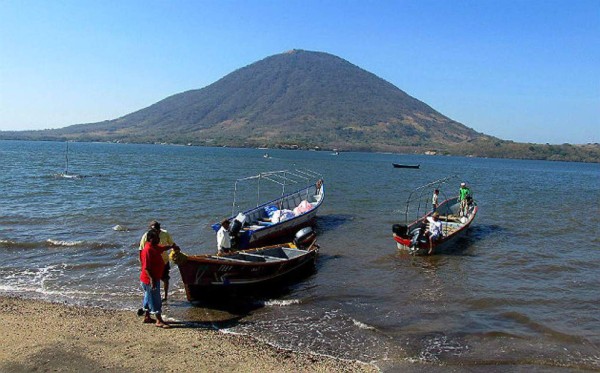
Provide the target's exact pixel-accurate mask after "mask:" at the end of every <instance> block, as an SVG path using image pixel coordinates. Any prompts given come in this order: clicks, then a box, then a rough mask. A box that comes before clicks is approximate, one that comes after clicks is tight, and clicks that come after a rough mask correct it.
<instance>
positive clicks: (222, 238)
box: [217, 219, 231, 255]
mask: <svg viewBox="0 0 600 373" xmlns="http://www.w3.org/2000/svg"><path fill="white" fill-rule="evenodd" d="M230 251H231V238H230V237H229V220H227V219H224V220H223V221H222V222H221V228H219V231H218V232H217V254H218V255H222V254H226V253H229V252H230Z"/></svg>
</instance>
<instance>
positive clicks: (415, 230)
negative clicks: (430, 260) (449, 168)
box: [392, 176, 478, 255]
mask: <svg viewBox="0 0 600 373" xmlns="http://www.w3.org/2000/svg"><path fill="white" fill-rule="evenodd" d="M455 178H456V177H455V176H450V177H447V178H444V179H440V180H436V181H434V182H431V183H428V184H426V185H423V186H421V187H419V188H416V189H415V190H414V191H412V192H411V193H410V195H409V198H408V200H407V202H406V215H405V224H394V225H393V227H392V232H393V233H392V237H393V238H394V241H396V244H397V247H398V249H400V250H405V251H407V252H408V253H410V254H412V255H428V253H429V248H430V247H429V240H428V238H427V237H424V232H425V231H426V230H427V228H428V224H429V222H428V218H429V217H431V215H432V214H433V211H432V210H431V209H430V206H431V203H430V202H431V200H430V198H431V195H432V192H433V190H435V189H437V190H439V191H440V192H441V193H443V192H442V188H441V186H442V185H444V184H447V183H448V181H449V180H453V179H455ZM420 211H423V213H420ZM477 211H478V207H477V203H476V202H475V201H474V200H473V199H472V198H471V199H470V202H469V203H468V205H467V211H466V212H464V213H463V214H462V215H461V213H460V202H459V201H458V197H452V198H447V199H445V200H444V201H443V202H442V203H440V204H439V205H438V207H437V209H436V212H437V213H438V214H439V221H441V223H442V233H443V235H442V237H441V238H440V239H438V240H435V241H433V243H432V249H433V251H432V254H435V253H439V252H440V251H441V250H445V249H448V248H449V247H450V246H451V244H452V242H454V241H455V240H456V239H457V238H458V237H460V236H462V235H463V234H464V233H465V232H466V231H467V229H468V228H469V226H470V225H471V223H472V222H473V220H474V219H475V216H476V215H477ZM409 212H416V215H417V219H416V220H415V221H413V222H412V223H408V221H409V218H408V214H409Z"/></svg>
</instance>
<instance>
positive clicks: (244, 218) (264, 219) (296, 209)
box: [212, 169, 325, 250]
mask: <svg viewBox="0 0 600 373" xmlns="http://www.w3.org/2000/svg"><path fill="white" fill-rule="evenodd" d="M247 182H256V184H257V189H258V190H257V196H258V197H257V202H256V207H253V208H251V209H248V210H245V211H243V212H236V210H237V209H238V188H239V186H240V183H247ZM264 182H268V183H270V184H274V185H276V186H278V187H280V188H281V196H280V197H278V198H275V199H272V200H269V201H268V202H262V203H261V202H260V201H261V185H262V186H263V190H264V189H267V188H264V186H265V185H264V184H265V183H264ZM290 190H292V191H291V192H290ZM324 197H325V185H324V182H323V178H322V177H321V175H320V174H318V173H316V172H314V171H310V170H299V169H295V170H282V171H270V172H262V173H260V174H258V175H254V176H250V177H245V178H242V179H238V180H236V181H235V185H234V193H233V208H232V215H231V216H230V217H229V218H228V220H229V221H230V229H229V231H230V236H231V237H232V247H233V248H234V249H236V250H245V249H249V248H254V247H260V246H264V245H269V244H273V243H276V242H277V241H278V240H285V239H288V238H289V237H291V236H293V235H294V234H295V233H296V232H297V231H298V230H299V229H301V228H303V227H306V226H310V225H312V224H313V222H314V219H315V217H316V215H317V211H318V210H319V207H320V206H321V204H322V203H323V200H324ZM237 211H239V210H237ZM220 227H221V224H220V223H217V224H213V226H212V228H213V229H214V231H215V232H217V231H218V230H219V228H220Z"/></svg>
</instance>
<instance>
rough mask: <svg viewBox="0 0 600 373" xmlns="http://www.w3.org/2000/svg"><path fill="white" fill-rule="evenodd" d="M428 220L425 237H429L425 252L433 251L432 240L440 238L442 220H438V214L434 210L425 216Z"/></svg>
mask: <svg viewBox="0 0 600 373" xmlns="http://www.w3.org/2000/svg"><path fill="white" fill-rule="evenodd" d="M427 221H428V222H429V229H428V230H427V233H426V235H427V238H428V239H429V251H428V252H427V254H429V255H431V254H432V253H433V242H434V241H437V240H439V239H440V238H442V234H443V233H442V222H441V221H440V214H439V213H438V212H437V211H436V212H434V213H433V214H432V215H431V216H428V217H427Z"/></svg>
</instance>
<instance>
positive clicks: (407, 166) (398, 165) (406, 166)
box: [392, 163, 421, 168]
mask: <svg viewBox="0 0 600 373" xmlns="http://www.w3.org/2000/svg"><path fill="white" fill-rule="evenodd" d="M392 165H393V166H394V168H419V167H421V165H418V164H400V163H392Z"/></svg>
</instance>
